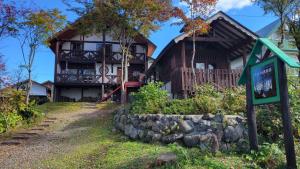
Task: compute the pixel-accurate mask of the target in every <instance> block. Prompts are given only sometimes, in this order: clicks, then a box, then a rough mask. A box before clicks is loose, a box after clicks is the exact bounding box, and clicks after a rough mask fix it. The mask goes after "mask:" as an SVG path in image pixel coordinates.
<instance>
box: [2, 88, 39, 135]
mask: <svg viewBox="0 0 300 169" xmlns="http://www.w3.org/2000/svg"><path fill="white" fill-rule="evenodd" d="M1 96H2V97H1V100H0V133H3V132H6V131H7V130H8V129H10V128H14V127H16V126H17V125H18V124H20V123H21V122H22V120H26V121H27V122H31V121H33V120H34V119H35V118H37V117H40V116H41V115H42V113H40V112H39V111H37V110H36V109H35V103H34V102H31V103H30V104H29V105H28V106H27V105H26V104H25V94H24V92H23V91H17V90H15V89H10V88H7V89H5V90H3V91H2V93H1Z"/></svg>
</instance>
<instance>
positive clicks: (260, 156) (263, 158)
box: [245, 143, 285, 169]
mask: <svg viewBox="0 0 300 169" xmlns="http://www.w3.org/2000/svg"><path fill="white" fill-rule="evenodd" d="M284 157H285V156H284V153H283V152H282V150H281V149H280V147H279V146H278V145H277V144H269V143H264V144H263V145H262V146H260V148H259V151H258V152H255V151H251V153H250V154H249V155H246V156H245V159H246V160H248V161H250V162H252V164H251V166H249V167H251V168H252V167H253V168H259V167H261V168H268V169H273V168H279V167H282V166H283V164H284V160H285V158H284Z"/></svg>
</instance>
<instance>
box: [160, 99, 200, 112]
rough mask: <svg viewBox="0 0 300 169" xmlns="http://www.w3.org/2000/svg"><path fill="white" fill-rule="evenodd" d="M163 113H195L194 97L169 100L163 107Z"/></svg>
mask: <svg viewBox="0 0 300 169" xmlns="http://www.w3.org/2000/svg"><path fill="white" fill-rule="evenodd" d="M163 113H164V114H196V113H197V107H196V104H195V101H194V99H182V100H179V99H175V100H171V101H169V102H168V103H167V104H166V106H165V107H164V109H163Z"/></svg>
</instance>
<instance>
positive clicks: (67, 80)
mask: <svg viewBox="0 0 300 169" xmlns="http://www.w3.org/2000/svg"><path fill="white" fill-rule="evenodd" d="M55 80H56V81H55V82H56V83H64V84H102V75H80V74H57V75H56V77H55ZM104 83H107V84H120V78H119V76H117V75H105V77H104Z"/></svg>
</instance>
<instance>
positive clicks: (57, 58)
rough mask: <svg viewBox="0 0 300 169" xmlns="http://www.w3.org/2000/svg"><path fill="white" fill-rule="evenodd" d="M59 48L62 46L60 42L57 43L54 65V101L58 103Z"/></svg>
mask: <svg viewBox="0 0 300 169" xmlns="http://www.w3.org/2000/svg"><path fill="white" fill-rule="evenodd" d="M59 46H60V42H59V41H56V43H55V63H54V88H53V90H54V91H53V96H52V97H53V101H54V102H57V101H58V96H57V91H56V90H57V88H56V87H55V86H56V78H57V65H58V60H59V56H60V54H59Z"/></svg>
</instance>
